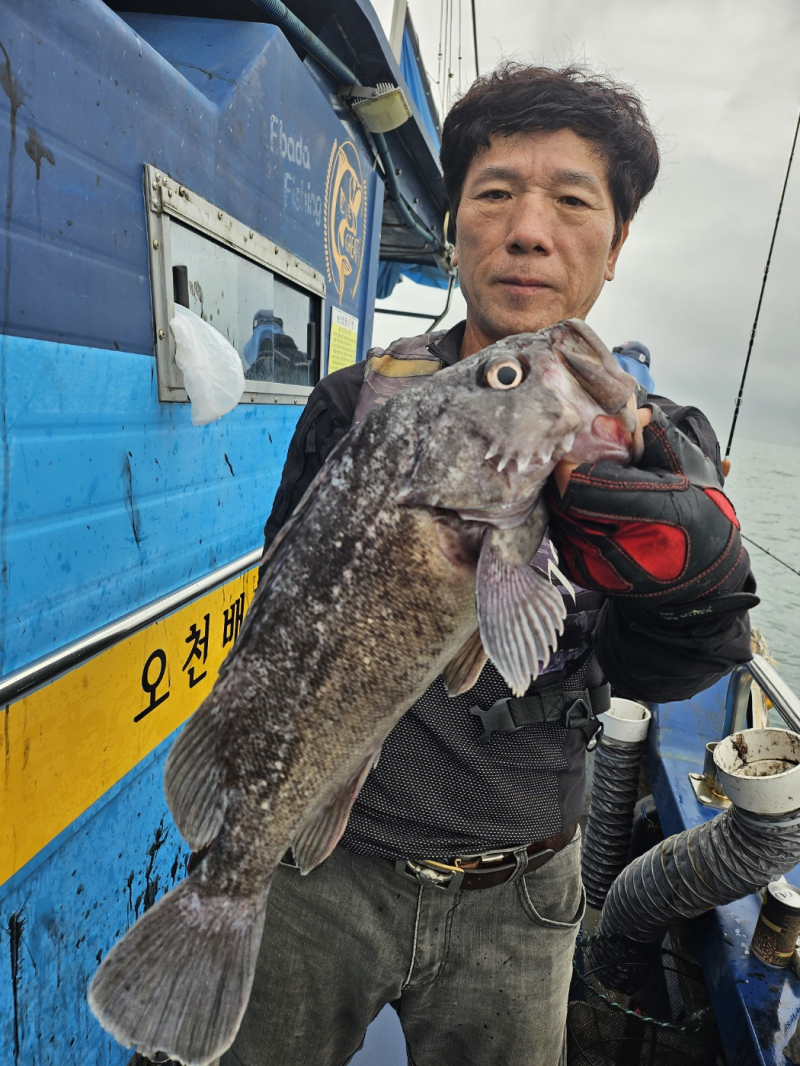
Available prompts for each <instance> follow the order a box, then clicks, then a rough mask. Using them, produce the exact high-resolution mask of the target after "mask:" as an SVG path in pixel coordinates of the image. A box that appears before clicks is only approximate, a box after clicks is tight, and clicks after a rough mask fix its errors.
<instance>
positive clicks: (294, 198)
mask: <svg viewBox="0 0 800 1066" xmlns="http://www.w3.org/2000/svg"><path fill="white" fill-rule="evenodd" d="M126 19H127V20H128V21H125V20H123V19H122V18H121V17H120V16H119V15H117V14H115V13H114V12H112V11H111V10H110V9H109V8H108V7H107V6H106V5H105V4H103V3H101V2H100V0H78V2H69V0H53V2H52V3H50V4H48V5H47V17H46V18H44V16H43V10H42V6H41V4H40V3H39V2H38V0H19V2H18V3H16V4H15V5H13V9H12V10H10V11H9V10H6V11H5V12H4V18H3V26H2V30H0V40H2V42H3V45H4V47H5V49H6V51H7V53H8V56H9V62H10V74H11V77H13V79H14V84H15V85H16V86H17V87H18V95H21V99H22V102H21V104H20V106H19V107H18V108H17V109H13V108H12V107H11V103H10V99H9V98H8V96H7V95H4V94H2V93H0V185H2V187H3V188H5V189H6V190H7V198H6V212H5V216H4V217H2V218H0V224H2V225H4V227H5V228H6V230H7V232H8V233H9V234H10V237H11V243H10V244H9V245H7V246H6V252H7V254H6V255H0V294H2V296H3V306H0V320H2V321H3V323H4V327H3V328H4V332H7V333H15V334H20V335H23V336H33V337H39V338H45V339H48V340H54V341H66V342H69V343H72V344H83V345H87V346H91V347H100V348H109V349H112V350H114V351H117V350H122V351H128V352H140V353H146V354H150V353H152V351H153V326H152V313H151V301H150V285H149V267H148V247H147V232H146V224H145V205H144V194H143V188H142V179H143V165H144V163H146V162H147V163H153V164H154V165H156V166H158V167H160V168H161V169H162V170H164V171H166V172H167V173H168V174H170V175H171V176H172V177H173V178H175V179H176V180H177V181H179V182H181V183H182V184H184V185H185V186H186V187H187V188H189V189H191V190H193V191H194V192H195V193H197V194H198V195H200V196H203V197H204V198H206V199H207V200H210V201H211V202H212V203H214V204H215V205H216V206H218V207H219V208H221V209H222V210H223V211H226V212H229V213H230V214H231V215H233V217H234V218H237V219H239V220H240V221H241V222H243V223H245V224H246V225H248V226H251V227H252V228H253V229H254V230H257V231H258V232H260V233H262V234H264V235H265V236H267V237H269V238H271V239H272V240H274V241H276V242H277V243H278V244H280V245H282V246H283V247H285V248H287V249H288V250H289V251H291V252H293V253H294V254H296V255H298V256H300V257H301V258H302V259H304V260H305V261H306V262H307V263H309V264H311V266H313V267H314V268H315V269H317V270H318V271H320V272H321V273H322V275H323V276H326V271H327V268H326V257H325V239H324V213H323V210H322V208H323V205H324V199H325V186H326V179H327V175H328V164H329V160H330V156H331V150H332V148H333V145H334V142H335V141H338V142H339V143H341V142H342V140H343V139H350V140H352V141H353V143H354V145H355V147H356V150H357V152H358V154H359V158H360V161H361V168H362V174H363V178H364V181H365V183H366V193H367V198H368V218H367V232H366V233H364V235H363V237H364V244H365V248H366V251H365V254H364V263H363V270H362V277H361V281H360V283H359V285H358V286H357V288H356V289H355V291H353V290H354V286H353V285H352V284H351V285H350V286H346V288H345V292H344V295H343V297H341V298H340V297H339V296H338V295H336V294H335V292H334V291H333V289H332V291H331V295H330V300H331V302H334V303H336V305H337V306H339V307H342V308H344V310H346V311H347V312H348V313H350V314H353V315H355V316H356V317H357V318H359V320H360V322H361V327H362V328H361V330H360V347H361V354H362V355H363V352H364V351H365V348H366V346H368V342H369V337H370V333H371V320H372V304H373V302H374V294H375V283H376V276H375V273H376V271H375V268H376V266H377V264H376V262H375V261H374V259H373V260H372V261H370V253H371V252H374V251H375V250H376V249H377V245H376V244H375V241H374V240H373V230H375V229H377V230H379V229H380V219H381V214H382V207H383V188H382V185H381V183H380V181H379V179H378V177H377V175H376V173H375V171H374V162H373V155H372V152H371V151H370V149H369V146H368V143H367V141H366V139H365V135H364V132H363V129H362V127H361V126H360V124H359V123H358V122H357V121H355V120H352V119H351V118H350V116H349V114H348V113H347V112H346V111H345V110H344V109H343V108H342V107H341V105H340V104H339V102H338V100H337V98H336V94H335V89H336V86H335V85H334V84H333V80H332V79H330V78H327V76H325V77H323V78H322V79H321V80H320V79H319V78H314V77H310V76H309V71H308V69H307V68H306V67H305V66H304V64H303V63H302V62H301V61H300V59H299V58H298V56H297V55H296V53H295V52H294V50H293V49H292V47H291V46H290V45H289V43H288V42H287V41H286V39H285V38H284V36H283V34H282V33H281V32H280V31H279V30H278V29H277V28H276V27H274V26H268V25H265V24H263V23H255V22H254V23H239V22H228V21H225V20H216V19H187V18H178V17H173V16H166V15H158V16H155V15H128V16H126ZM3 62H4V57H2V56H1V55H0V63H3ZM31 130H33V131H34V135H32V134H31ZM32 137H33V139H32ZM37 139H38V140H37ZM289 139H291V141H292V143H293V144H294V145H296V144H297V143H298V141H299V142H301V143H302V145H303V146H304V150H303V153H302V156H303V158H302V161H301V163H300V164H299V165H298V164H297V162H296V160H293V159H292V158H291V156H292V155H293V154H294V153H293V151H290V149H289ZM36 143H40V144H41V145H43V146H44V148H46V150H47V152H48V153H49V156H48V155H41V151H39V152H38V154H39V156H40V158H39V162H38V177H37V162H36V155H37V149H36V146H35V144H36ZM26 145H28V146H29V147H28V148H26V147H25V146H26ZM49 157H52V159H53V162H52V163H51V162H50V161H49ZM306 163H307V165H306ZM6 293H7V299H5V296H6ZM6 305H7V306H6Z"/></svg>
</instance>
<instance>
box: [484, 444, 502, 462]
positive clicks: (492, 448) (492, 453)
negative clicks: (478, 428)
mask: <svg viewBox="0 0 800 1066" xmlns="http://www.w3.org/2000/svg"><path fill="white" fill-rule="evenodd" d="M499 454H500V448H498V447H497V445H496V444H490V445H489V450H488V451H487V452H486V455H484V457H483V458H484V461H485V462H487V463H490V462H491V461H492V459H494V458H495V457H496V456H498V455H499Z"/></svg>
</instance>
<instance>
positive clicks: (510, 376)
mask: <svg viewBox="0 0 800 1066" xmlns="http://www.w3.org/2000/svg"><path fill="white" fill-rule="evenodd" d="M524 377H525V371H524V370H523V368H522V366H521V365H520V364H519V363H518V362H517V361H516V359H508V358H506V359H498V360H497V362H496V363H491V364H490V365H489V366H488V367H487V368H486V371H485V374H484V382H485V384H486V385H488V386H489V388H490V389H515V388H516V387H517V385H519V384H520V383H521V382H522V380H523V379H524Z"/></svg>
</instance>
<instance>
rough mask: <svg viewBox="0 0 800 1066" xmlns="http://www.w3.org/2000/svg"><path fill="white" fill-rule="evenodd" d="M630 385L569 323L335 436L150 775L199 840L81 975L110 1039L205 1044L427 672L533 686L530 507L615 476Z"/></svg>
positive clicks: (436, 382)
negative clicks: (194, 860) (198, 702)
mask: <svg viewBox="0 0 800 1066" xmlns="http://www.w3.org/2000/svg"><path fill="white" fill-rule="evenodd" d="M633 392H634V382H633V379H632V378H631V377H629V376H628V375H627V374H624V373H623V372H622V371H621V370H620V369H619V368H618V366H617V363H616V361H615V360H614V358H613V356H612V355H611V353H610V352H609V351H608V349H607V348H606V347H605V346H604V345H603V344H602V342H601V341H600V340H599V339H598V338H597V337H596V336H595V334H594V333H593V332H592V331H591V330H590V329H589V328H588V327H587V326H586V325H585V324H584V323H583V322H579V321H577V320H571V321H569V322H566V323H562V324H560V325H558V326H554V327H552V328H551V329H547V330H543V331H542V332H540V333H535V334H523V335H520V336H516V337H510V338H508V339H506V340H504V341H501V342H499V343H498V344H495V345H493V346H492V347H490V348H486V349H485V350H484V351H482V352H478V353H477V354H475V355H473V356H471V357H469V358H468V359H465V360H463V361H462V362H459V363H457V364H456V365H455V366H453V367H450V368H448V369H445V370H442V371H440V372H439V373H437V374H435V375H434V376H432V377H428V378H422V379H420V380H419V384H417V385H415V386H414V387H412V388H408V389H404V390H403V391H402V392H401V393H399V394H398V395H396V396H395V397H393V398H392V399H390V400H389V401H388V402H387V403H386V404H385V405H384V406H382V407H378V408H376V409H375V410H373V411H372V413H371V414H370V415H369V416H368V417H367V418H366V419H365V420H364V421H363V422H361V423H360V424H359V425H357V426H356V427H355V428H354V429H353V430H351V432H350V433H349V434H348V435H347V436H346V438H345V439H344V440H343V441H342V443H341V444H340V446H339V447H338V449H337V450H336V452H335V453H334V455H333V456H332V457H331V459H330V460H329V462H328V463H327V464H326V466H325V467H324V469H323V470H322V471H321V472H320V474H319V475H318V477H317V478H316V480H315V481H314V482H313V484H312V485H311V487H310V488H309V490H308V492H307V493H306V494H305V496H304V497H303V499H302V500H301V502H300V504H299V505H298V507H297V510H296V511H295V513H294V515H293V516H292V518H291V519H290V521H289V522H288V523H287V525H286V526H285V528H284V529H283V530H282V532H281V534H280V535H279V536H278V537H277V539H276V540H275V542H274V544H273V545H272V547H271V549H270V552H269V555H268V560H267V569H266V571H265V574H264V577H263V579H262V582H261V584H260V586H259V588H258V591H257V593H256V596H255V598H254V600H253V603H252V606H251V608H250V610H249V612H248V615H247V618H246V619H245V622H244V625H243V627H242V631H241V633H240V636H239V640H238V642H237V644H236V646H235V648H234V650H233V652H232V653H231V655H229V657H228V659H227V660H226V662H225V664H224V666H223V668H222V670H221V671H220V676H219V679H218V680H217V683H216V684H215V686H214V688H213V690H212V692H211V694H210V695H209V696H208V697H207V699H206V700H205V701H204V703H203V704H202V706H201V707H200V709H199V710H198V711H197V713H196V714H195V715H194V717H193V718H192V719H191V720H190V721H189V723H188V725H187V726H186V728H185V729H184V730H183V732H182V734H181V736H180V737H179V738H178V740H177V741H176V742H175V745H174V747H173V748H172V751H171V752H170V755H169V758H168V760H167V765H166V769H165V775H164V776H165V788H166V796H167V801H168V803H169V806H170V809H171V811H172V813H173V815H174V817H175V821H176V823H177V826H178V828H179V830H180V832H181V833H182V834H183V836H184V837H185V839H186V840H187V841H188V843H189V844H190V845H191V846H192V847H193V848H195V849H199V848H202V847H204V846H205V845H208V844H209V843H211V842H212V841H214V847H213V848H212V850H211V852H210V853H209V855H208V857H207V858H206V859H205V861H204V862H203V863H202V865H200V866H199V868H198V869H196V870H195V871H194V872H193V873H192V874H191V875H190V876H189V877H188V878H187V879H186V880H185V881H183V882H182V883H181V884H179V885H178V886H177V887H176V888H174V889H173V890H172V891H171V892H169V893H168V894H167V895H166V896H165V897H164V898H163V899H161V900H159V902H158V903H157V904H156V905H155V906H154V907H153V908H152V909H151V910H149V911H147V913H146V914H144V915H143V916H142V917H141V918H140V919H139V920H138V922H136V924H135V925H134V926H133V927H132V928H131V929H130V930H129V931H128V933H127V934H126V935H125V936H124V937H123V938H122V940H121V941H120V942H119V943H118V944H116V945H115V946H114V948H113V949H112V950H111V951H110V952H109V954H108V955H107V956H106V958H105V959H104V960H103V963H102V965H101V966H100V969H99V970H98V972H97V974H96V976H95V978H94V981H93V982H92V986H91V990H90V993H89V1002H90V1004H91V1007H92V1010H93V1011H94V1013H95V1014H96V1015H97V1017H98V1019H99V1020H100V1022H101V1024H102V1025H103V1026H104V1027H105V1028H106V1029H107V1030H108V1031H109V1032H110V1033H111V1034H112V1035H113V1036H114V1037H116V1039H117V1040H118V1041H119V1042H120V1043H122V1044H124V1045H126V1046H130V1045H131V1044H134V1045H135V1046H136V1047H137V1048H138V1049H139V1050H140V1051H141V1052H143V1053H144V1054H146V1055H149V1056H151V1057H153V1056H154V1053H155V1052H157V1051H161V1052H165V1053H166V1054H168V1055H169V1056H171V1057H172V1058H174V1059H178V1060H180V1061H181V1062H184V1063H189V1064H193V1066H205V1064H207V1063H209V1062H211V1061H212V1060H213V1059H215V1058H216V1057H217V1056H218V1055H220V1054H221V1053H222V1052H223V1051H224V1050H225V1049H226V1048H228V1047H229V1046H230V1044H231V1043H232V1042H233V1039H234V1037H235V1035H236V1032H237V1030H238V1027H239V1024H240V1022H241V1018H242V1015H243V1013H244V1010H245V1007H246V1005H247V1001H248V998H249V994H250V987H251V983H252V979H253V970H254V967H255V962H256V955H257V953H258V950H259V943H260V940H261V934H262V930H263V924H264V911H265V906H266V900H267V893H268V891H269V886H270V881H271V879H272V876H273V873H274V870H275V867H276V866H277V864H278V862H279V860H280V859H281V857H282V856H283V854H284V853H285V852H286V850H287V848H288V847H290V846H291V848H292V850H293V852H294V857H295V861H296V862H297V864H298V865H299V866H300V869H301V871H302V872H303V873H307V872H308V871H309V870H311V869H313V868H314V867H315V866H317V865H318V864H319V863H321V862H322V861H323V860H324V859H325V858H326V857H327V856H328V855H329V854H330V853H331V851H332V850H333V848H334V847H335V845H336V843H337V841H338V840H339V838H340V836H341V834H342V832H343V831H344V828H345V824H346V822H347V818H348V815H349V812H350V808H351V806H352V804H353V801H354V800H355V798H356V796H357V794H358V791H359V789H360V787H361V785H362V783H363V781H364V779H365V777H366V775H367V773H368V772H369V770H370V768H371V767H372V766H373V765H374V763H375V761H376V760H377V758H378V754H379V752H380V748H381V744H382V742H383V740H384V739H385V737H386V735H387V734H388V733H389V731H390V730H391V729H392V727H393V726H394V725H395V723H396V722H397V720H398V719H399V718H400V716H401V715H402V714H403V713H404V712H405V711H406V710H407V709H408V708H409V707H410V706H411V705H412V704H413V703H414V702H415V701H416V700H417V699H418V698H419V697H420V696H421V695H422V694H423V692H425V690H426V689H427V688H428V686H429V685H430V684H432V682H433V681H434V680H435V678H436V677H437V676H438V675H439V674H442V673H444V675H445V678H446V680H447V683H448V687H449V689H450V692H451V693H452V694H453V695H455V694H456V693H458V692H462V691H466V690H467V689H468V688H471V687H472V685H473V684H474V683H475V681H476V680H477V677H478V674H479V673H480V670H481V668H482V666H483V664H484V662H485V661H486V657H487V654H488V656H489V657H491V659H492V661H493V662H494V664H495V665H496V666H497V668H498V670H499V671H500V672H501V674H502V675H503V676H504V677H505V679H506V680H507V681H508V683H509V685H510V686H511V688H512V690H513V691H514V692H516V693H517V694H522V693H523V692H524V691H525V689H526V688H527V687H528V685H529V683H530V680H531V678H533V677H535V676H536V675H537V673H538V672H540V670H541V669H543V666H544V664H546V663H547V661H548V659H549V656H550V649H552V648H553V647H555V644H556V641H557V636H558V633H559V632H560V631H561V629H562V620H563V616H564V608H563V604H562V601H561V597H560V596H559V595H558V593H557V592H556V591H555V589H554V588H553V587H552V585H551V584H550V583H549V582H548V581H546V580H545V579H544V578H543V577H541V576H540V575H539V574H537V572H536V571H535V570H534V569H533V568H532V567H531V566H530V565H529V563H530V561H531V559H532V558H533V556H534V554H535V552H536V549H537V548H538V546H539V543H540V541H541V539H542V536H543V534H544V531H545V527H546V524H547V514H546V511H545V508H544V504H543V503H542V502H540V499H539V498H540V494H541V490H542V487H543V485H544V482H545V480H546V478H547V477H548V475H549V474H550V472H551V471H552V469H553V467H554V466H555V464H556V463H557V462H558V461H559V460H560V459H568V460H572V461H575V462H580V461H593V460H596V459H599V458H612V459H616V460H618V461H620V462H624V463H627V462H628V461H629V460H630V458H631V454H632V451H633V452H635V450H636V443H635V441H636V436H635V430H636V427H637V426H638V420H637V419H636V417H635V412H634V404H633V403H632V402H631V398H632V396H633ZM632 435H633V436H632ZM639 439H640V435H639Z"/></svg>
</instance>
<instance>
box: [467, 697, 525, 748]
mask: <svg viewBox="0 0 800 1066" xmlns="http://www.w3.org/2000/svg"><path fill="white" fill-rule="evenodd" d="M469 713H470V714H474V715H475V716H476V717H477V718H480V720H481V725H482V726H483V732H482V733H481V735H480V736H479V737H478V743H479V744H488V743H489V741H490V740H491V739H492V733H518V732H519V731H520V729H522V726H521V725H516V724H515V723H514V719H513V718H512V717H511V711H510V710H509V708H508V700H507V699H505V700H498V701H497V703H493V704H492V706H491V707H486V708H485V709H484V708H483V707H470V709H469Z"/></svg>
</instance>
